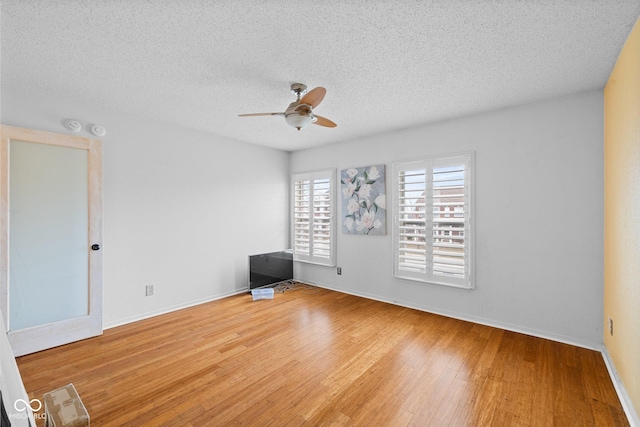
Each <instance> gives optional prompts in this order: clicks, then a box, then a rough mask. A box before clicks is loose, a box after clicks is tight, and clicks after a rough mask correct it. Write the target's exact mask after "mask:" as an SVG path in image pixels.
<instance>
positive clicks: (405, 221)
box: [396, 164, 428, 278]
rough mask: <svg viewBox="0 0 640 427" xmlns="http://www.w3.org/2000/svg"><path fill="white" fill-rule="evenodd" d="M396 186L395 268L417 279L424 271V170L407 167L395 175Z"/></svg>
mask: <svg viewBox="0 0 640 427" xmlns="http://www.w3.org/2000/svg"><path fill="white" fill-rule="evenodd" d="M397 183H398V184H397V189H396V192H397V198H398V199H397V200H398V201H397V203H396V206H397V209H398V211H397V212H398V213H397V215H398V217H397V219H396V230H397V234H396V236H397V244H398V249H397V252H398V254H397V269H398V270H399V271H402V272H403V274H404V275H408V276H411V277H414V278H419V277H422V276H423V275H424V274H425V273H426V271H427V226H428V224H427V220H428V218H427V203H426V202H427V199H426V194H427V170H426V167H424V165H422V164H412V165H408V169H406V170H400V171H399V172H398V181H397Z"/></svg>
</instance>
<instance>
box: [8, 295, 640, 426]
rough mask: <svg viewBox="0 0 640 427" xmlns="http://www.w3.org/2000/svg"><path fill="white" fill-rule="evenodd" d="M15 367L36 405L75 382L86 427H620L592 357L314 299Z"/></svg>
mask: <svg viewBox="0 0 640 427" xmlns="http://www.w3.org/2000/svg"><path fill="white" fill-rule="evenodd" d="M18 365H19V368H20V371H21V374H22V378H23V380H24V383H25V387H26V389H27V392H28V393H29V395H30V397H31V398H38V399H42V395H43V394H44V393H45V392H48V391H51V390H53V389H55V388H58V387H62V386H64V385H66V384H68V383H73V384H74V385H75V387H76V389H77V391H78V393H79V395H80V397H81V398H82V400H83V402H84V404H85V406H86V407H87V410H88V411H89V414H90V416H91V425H92V426H93V427H96V426H160V425H161V426H173V427H179V426H198V427H201V426H228V425H249V426H300V425H308V426H316V425H317V426H320V425H323V426H324V425H326V426H342V425H348V426H351V425H354V426H488V425H491V426H552V425H558V426H571V425H575V426H626V425H628V423H627V420H626V418H625V415H624V413H623V410H622V407H621V405H620V402H619V400H618V398H617V395H616V393H615V390H614V388H613V384H612V383H611V380H610V378H609V376H608V374H607V370H606V367H605V365H604V362H603V360H602V356H601V354H600V353H598V352H595V351H591V350H586V349H583V348H578V347H573V346H570V345H566V344H561V343H557V342H553V341H548V340H544V339H540V338H534V337H530V336H527V335H522V334H517V333H513V332H508V331H504V330H500V329H495V328H491V327H487V326H482V325H477V324H473V323H468V322H464V321H460V320H455V319H451V318H446V317H441V316H437V315H434V314H429V313H423V312H420V311H416V310H411V309H407V308H402V307H397V306H393V305H389V304H384V303H380V302H376V301H371V300H367V299H363V298H358V297H355V296H351V295H346V294H341V293H337V292H333V291H329V290H325V289H318V288H311V289H308V288H307V289H305V288H302V287H298V288H296V289H294V290H291V291H287V292H285V293H276V295H275V298H274V299H273V300H263V301H252V299H251V296H250V295H248V294H243V295H237V296H233V297H229V298H225V299H223V300H219V301H214V302H211V303H207V304H202V305H199V306H196V307H192V308H188V309H184V310H180V311H177V312H173V313H169V314H166V315H163V316H158V317H154V318H151V319H148V320H143V321H140V322H136V323H132V324H128V325H125V326H121V327H117V328H113V329H109V330H107V331H105V333H104V335H102V336H100V337H97V338H92V339H88V340H85V341H81V342H77V343H73V344H69V345H66V346H62V347H58V348H54V349H51V350H47V351H43V352H40V353H36V354H32V355H27V356H23V357H20V358H19V359H18ZM38 422H39V423H40V422H41V420H39V421H38ZM39 425H41V424H39Z"/></svg>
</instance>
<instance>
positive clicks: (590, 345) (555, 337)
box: [296, 279, 602, 351]
mask: <svg viewBox="0 0 640 427" xmlns="http://www.w3.org/2000/svg"><path fill="white" fill-rule="evenodd" d="M296 280H297V279H296ZM302 282H304V281H302ZM305 283H309V284H310V285H314V286H318V287H320V288H325V289H330V290H332V291H336V292H342V293H345V294H349V295H355V296H358V297H362V298H367V299H372V300H374V301H380V302H385V303H388V304H394V305H399V306H401V307H406V308H411V309H414V310H419V311H424V312H427V313H432V314H438V315H441V316H445V317H451V318H453V319H458V320H464V321H466V322H472V323H478V324H480V325H485V326H491V327H494V328H498V329H504V330H505V331H511V332H517V333H520V334H525V335H531V336H533V337H537V338H544V339H547V340H551V341H557V342H561V343H564V344H569V345H574V346H576V347H582V348H586V349H589V350H595V351H600V350H601V349H602V343H599V342H593V341H590V340H581V339H577V338H575V337H569V336H565V335H562V334H550V333H548V332H546V331H540V330H537V329H532V328H525V327H522V326H520V325H513V324H510V323H504V322H498V321H495V320H492V319H485V318H482V317H476V316H468V315H465V314H462V313H457V312H451V311H447V310H442V309H439V308H436V307H430V306H421V305H416V304H412V303H409V302H405V301H399V300H388V299H386V298H382V297H379V296H377V295H371V294H367V293H364V292H350V291H345V290H344V289H338V288H333V287H331V286H326V285H323V284H321V283H312V282H305Z"/></svg>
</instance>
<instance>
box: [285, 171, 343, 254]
mask: <svg viewBox="0 0 640 427" xmlns="http://www.w3.org/2000/svg"><path fill="white" fill-rule="evenodd" d="M334 176H335V171H333V170H328V171H319V172H311V173H304V174H296V175H293V176H292V177H291V188H292V191H293V194H292V197H291V200H292V204H293V213H292V215H293V221H292V227H293V230H292V233H291V235H292V236H293V256H294V259H295V260H297V261H305V262H310V263H313V264H321V265H327V266H334V265H335V230H334V228H335V227H334V222H333V210H334V206H335V202H334V186H335V184H334V182H335V179H334Z"/></svg>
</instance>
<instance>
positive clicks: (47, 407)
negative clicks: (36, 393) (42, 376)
mask: <svg viewBox="0 0 640 427" xmlns="http://www.w3.org/2000/svg"><path fill="white" fill-rule="evenodd" d="M44 413H45V416H46V418H45V421H44V425H45V427H89V414H88V413H87V409H86V408H85V407H84V404H83V403H82V400H80V396H78V392H77V391H76V388H75V387H74V386H73V384H69V385H66V386H64V387H62V388H59V389H57V390H53V391H50V392H49V393H45V395H44Z"/></svg>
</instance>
